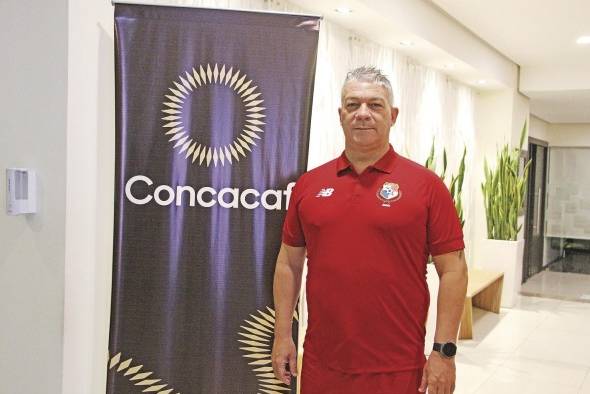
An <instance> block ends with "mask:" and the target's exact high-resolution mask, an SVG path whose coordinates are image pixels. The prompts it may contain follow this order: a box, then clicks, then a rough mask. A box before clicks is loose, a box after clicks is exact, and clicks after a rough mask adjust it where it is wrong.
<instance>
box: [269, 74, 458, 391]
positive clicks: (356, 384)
mask: <svg viewBox="0 0 590 394" xmlns="http://www.w3.org/2000/svg"><path fill="white" fill-rule="evenodd" d="M392 102H393V94H392V89H391V84H390V83H389V81H388V80H387V78H386V77H385V76H384V75H382V74H381V72H380V71H379V70H377V69H375V68H372V67H360V68H358V69H355V70H353V71H351V72H350V73H348V75H347V77H346V80H345V82H344V85H343V88H342V107H341V108H340V109H339V110H338V113H339V115H340V123H341V125H342V130H343V131H344V137H345V149H344V152H343V154H342V155H341V156H340V157H339V158H338V159H336V160H333V161H330V162H328V163H326V164H324V165H322V166H320V167H318V168H316V169H313V170H311V171H309V172H307V173H306V174H304V175H302V176H301V178H300V179H299V180H298V181H297V183H296V185H295V187H294V189H293V194H292V195H291V200H290V204H289V210H288V213H287V217H286V219H285V224H284V227H283V236H282V240H283V243H282V245H281V249H280V251H279V255H278V258H277V264H276V271H275V278H274V299H275V308H276V322H275V340H274V346H273V354H272V358H273V369H274V372H275V376H276V377H277V378H278V379H280V380H281V381H283V382H284V383H285V384H289V383H290V381H291V377H293V376H296V375H297V362H296V348H295V344H294V342H293V339H292V331H291V327H292V316H293V312H294V308H295V305H296V303H297V298H298V295H299V289H300V286H301V273H302V269H303V264H304V260H305V255H306V253H307V257H308V275H307V287H306V288H307V298H308V311H309V318H308V328H307V333H306V338H305V343H304V350H305V351H304V355H303V371H302V375H301V393H302V394H330V393H335V394H336V393H337V394H385V393H387V394H406V393H408V394H409V393H412V394H416V393H418V392H425V391H426V390H427V389H428V392H429V393H432V394H449V393H452V392H453V390H454V385H455V361H454V358H453V356H454V354H455V350H456V347H455V345H454V342H455V341H456V337H457V331H458V327H459V321H460V319H461V313H462V311H463V303H464V298H465V292H466V287H467V268H466V263H465V259H464V254H463V249H464V243H463V234H462V230H461V225H460V223H459V219H458V217H457V213H456V211H455V207H454V205H453V202H452V198H451V196H450V194H449V192H448V190H447V188H446V186H445V185H444V183H443V182H442V181H441V180H440V179H439V178H438V176H436V174H434V173H433V172H431V171H429V170H427V169H425V168H424V167H422V166H420V165H418V164H416V163H414V162H412V161H410V160H408V159H406V158H403V157H401V156H399V155H398V154H397V153H396V152H395V151H394V150H393V148H392V147H391V145H389V130H390V128H391V126H393V124H394V123H395V120H396V118H397V115H398V109H397V108H394V107H393V106H392ZM429 255H432V256H433V257H432V259H433V261H434V264H435V266H436V269H437V272H438V275H439V277H440V287H439V292H438V316H437V322H436V333H435V338H434V339H435V342H436V344H435V349H434V350H433V351H432V352H431V354H430V356H429V358H428V360H427V361H426V359H425V357H424V337H425V324H426V317H427V313H428V305H429V293H428V287H427V284H426V264H427V261H428V256H429Z"/></svg>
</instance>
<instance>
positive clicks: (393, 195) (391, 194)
mask: <svg viewBox="0 0 590 394" xmlns="http://www.w3.org/2000/svg"><path fill="white" fill-rule="evenodd" d="M401 197H402V192H401V190H399V185H398V184H397V183H393V182H385V183H384V184H383V186H381V189H379V191H377V198H378V199H379V200H381V202H382V203H383V204H382V206H384V207H389V206H390V205H389V204H390V203H392V202H394V201H397V200H399V199H400V198H401Z"/></svg>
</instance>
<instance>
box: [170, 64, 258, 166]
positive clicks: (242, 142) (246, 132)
mask: <svg viewBox="0 0 590 394" xmlns="http://www.w3.org/2000/svg"><path fill="white" fill-rule="evenodd" d="M197 68H198V70H197V69H196V68H194V67H193V69H192V70H191V71H190V72H189V71H186V72H185V75H184V77H183V76H179V77H178V80H175V81H173V82H172V83H173V85H174V86H172V87H169V88H168V89H169V90H170V92H171V94H165V95H164V96H165V98H166V99H165V100H164V103H163V104H164V108H163V109H162V112H163V113H164V114H165V116H164V117H163V118H162V120H163V121H164V132H165V135H166V136H169V137H170V138H169V142H170V143H172V144H173V149H176V150H178V154H184V155H185V158H186V159H187V160H190V161H191V163H193V164H198V165H202V166H207V167H209V166H210V165H211V163H213V165H214V166H217V165H218V164H221V165H225V164H226V163H228V164H230V165H231V164H233V160H235V161H240V157H246V155H247V152H252V149H253V147H255V146H256V140H260V139H261V136H262V135H263V133H264V129H263V128H264V125H265V124H266V123H265V122H264V118H265V117H266V115H265V114H264V110H265V109H266V108H265V107H262V105H263V102H264V99H263V98H262V96H261V92H259V91H258V92H257V89H258V86H256V85H255V84H254V83H253V82H252V80H251V79H249V78H248V77H247V75H246V74H244V73H242V72H241V71H240V70H235V71H234V68H233V67H230V68H229V70H227V71H226V66H225V64H223V65H221V67H219V66H218V64H217V63H215V65H214V66H213V68H211V65H210V64H207V66H206V67H205V68H204V67H203V65H200V66H198V67H197ZM207 85H222V86H227V87H228V88H230V89H233V91H234V92H235V94H236V95H237V96H238V97H239V98H240V99H241V101H242V103H243V106H244V109H245V123H244V124H243V125H242V127H241V130H240V131H239V132H238V133H236V135H235V136H234V138H233V140H232V141H231V142H230V143H229V144H226V145H222V144H220V145H214V146H211V145H208V144H206V143H202V142H200V141H199V139H198V138H197V137H196V132H197V130H189V127H188V125H187V124H186V123H185V122H184V121H183V116H182V115H183V114H184V113H186V112H187V111H188V110H189V109H188V108H187V107H188V106H187V105H186V104H187V101H188V99H189V98H190V97H191V95H193V94H194V93H195V92H196V91H197V89H199V88H203V87H205V86H207ZM191 127H193V126H191Z"/></svg>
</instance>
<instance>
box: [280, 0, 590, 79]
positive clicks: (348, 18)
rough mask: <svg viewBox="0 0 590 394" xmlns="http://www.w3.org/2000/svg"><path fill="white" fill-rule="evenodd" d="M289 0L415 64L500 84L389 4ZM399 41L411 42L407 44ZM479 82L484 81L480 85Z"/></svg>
mask: <svg viewBox="0 0 590 394" xmlns="http://www.w3.org/2000/svg"><path fill="white" fill-rule="evenodd" d="M411 1H422V0H411ZM589 1H590V0H589ZM290 2H291V3H293V4H296V5H298V6H299V7H301V8H302V9H303V10H305V11H310V12H313V13H315V14H318V15H323V16H325V17H326V18H329V20H330V21H331V22H333V23H336V24H338V25H340V26H342V27H345V28H347V29H349V30H351V31H353V32H355V33H357V34H359V35H361V36H362V37H364V38H368V39H370V40H372V41H374V42H377V43H379V44H381V45H384V46H387V47H390V48H394V49H395V50H396V51H398V52H400V53H403V54H404V55H406V56H408V57H410V58H412V59H415V60H417V61H418V62H419V63H421V64H423V65H426V66H429V67H432V68H435V69H438V70H440V71H441V72H443V73H445V74H447V75H449V76H450V77H451V78H453V79H455V80H458V81H460V82H463V83H464V84H466V85H470V86H472V87H474V88H475V89H477V90H495V89H500V88H502V87H503V85H502V84H501V83H499V82H498V81H496V80H494V77H493V76H492V75H490V74H489V73H486V72H484V71H482V70H478V69H476V68H474V67H473V66H471V65H469V64H467V63H466V62H464V61H462V60H460V59H459V58H457V57H455V56H452V55H451V54H449V53H448V52H447V51H445V50H443V49H441V48H439V47H437V46H436V45H434V44H432V43H430V42H429V41H427V40H425V39H424V38H422V37H420V36H419V35H417V34H416V33H414V32H412V31H411V30H409V29H407V28H405V27H404V26H403V25H402V24H400V23H399V18H403V15H395V17H392V16H391V7H393V8H395V4H393V3H392V4H391V6H390V7H383V5H382V4H380V2H376V1H367V0H322V1H317V0H290ZM385 3H387V2H385ZM425 4H427V3H425ZM342 6H347V7H349V8H350V9H351V10H352V12H351V13H349V14H342V13H339V12H336V9H337V8H339V7H342ZM367 21H370V22H371V23H367ZM402 43H411V44H412V45H411V46H407V45H403V44H402ZM482 81H485V83H483V84H482Z"/></svg>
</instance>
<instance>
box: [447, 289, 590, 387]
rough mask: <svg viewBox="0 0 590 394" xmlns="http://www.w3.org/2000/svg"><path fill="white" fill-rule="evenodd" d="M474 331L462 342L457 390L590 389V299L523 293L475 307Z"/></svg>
mask: <svg viewBox="0 0 590 394" xmlns="http://www.w3.org/2000/svg"><path fill="white" fill-rule="evenodd" d="M589 291H590V290H589ZM474 336H475V338H474V339H473V340H462V341H459V351H458V355H457V388H456V390H455V394H512V393H515V394H516V393H518V394H529V393H530V394H533V393H534V394H570V393H571V394H590V303H581V302H572V301H565V300H557V299H549V298H538V297H528V296H520V297H519V299H518V302H517V305H516V306H515V307H514V308H512V309H502V311H501V313H500V314H499V315H498V314H494V313H490V312H485V311H482V310H479V309H475V310H474Z"/></svg>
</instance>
